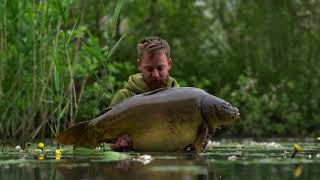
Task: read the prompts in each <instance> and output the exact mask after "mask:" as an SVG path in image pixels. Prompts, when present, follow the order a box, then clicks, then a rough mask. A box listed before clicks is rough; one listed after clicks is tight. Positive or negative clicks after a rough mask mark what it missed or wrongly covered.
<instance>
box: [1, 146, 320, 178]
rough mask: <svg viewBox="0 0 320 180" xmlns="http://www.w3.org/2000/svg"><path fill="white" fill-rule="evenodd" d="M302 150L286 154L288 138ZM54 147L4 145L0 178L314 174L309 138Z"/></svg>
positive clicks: (318, 164) (316, 157)
mask: <svg viewBox="0 0 320 180" xmlns="http://www.w3.org/2000/svg"><path fill="white" fill-rule="evenodd" d="M293 143H298V144H300V145H301V146H302V147H303V149H304V151H303V152H301V153H297V155H296V156H295V158H291V155H292V152H293V148H292V144H293ZM54 150H55V147H47V148H45V151H44V152H41V151H40V150H38V149H37V148H36V145H31V146H30V147H28V148H27V149H26V150H25V151H22V150H16V149H15V148H14V147H5V148H4V149H3V152H2V153H1V155H0V179H46V180H51V179H128V180H130V179H155V180H157V179H159V180H160V179H183V180H193V179H318V178H319V175H320V173H319V172H320V171H319V168H320V146H319V144H317V143H315V142H301V141H300V142H297V141H295V142H274V141H268V142H255V141H240V140H238V141H237V142H234V141H233V142H230V141H222V142H211V143H210V144H209V145H208V147H207V148H206V150H205V152H204V153H200V154H194V153H154V152H153V153H135V152H126V153H118V152H113V151H109V150H106V149H104V148H96V149H94V150H88V149H84V148H80V149H76V150H73V149H72V147H70V146H64V147H62V156H60V157H59V156H55V151H54Z"/></svg>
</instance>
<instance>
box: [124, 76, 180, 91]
mask: <svg viewBox="0 0 320 180" xmlns="http://www.w3.org/2000/svg"><path fill="white" fill-rule="evenodd" d="M167 87H179V85H178V83H177V81H176V80H175V79H174V78H172V77H170V76H169V79H168V83H167ZM126 88H127V89H129V90H130V91H132V92H134V93H136V94H141V93H144V92H147V91H149V87H148V86H147V84H146V83H145V82H144V80H143V76H142V73H138V74H134V75H131V76H129V79H128V85H127V86H126Z"/></svg>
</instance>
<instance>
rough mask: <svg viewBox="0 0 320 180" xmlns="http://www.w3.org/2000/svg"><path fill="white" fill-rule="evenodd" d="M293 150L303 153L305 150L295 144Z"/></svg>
mask: <svg viewBox="0 0 320 180" xmlns="http://www.w3.org/2000/svg"><path fill="white" fill-rule="evenodd" d="M293 149H294V150H295V151H297V152H302V151H303V148H302V147H301V146H300V145H299V144H294V145H293Z"/></svg>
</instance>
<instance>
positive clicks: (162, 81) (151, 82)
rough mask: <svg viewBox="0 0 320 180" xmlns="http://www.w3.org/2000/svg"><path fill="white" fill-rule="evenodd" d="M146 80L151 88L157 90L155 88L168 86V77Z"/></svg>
mask: <svg viewBox="0 0 320 180" xmlns="http://www.w3.org/2000/svg"><path fill="white" fill-rule="evenodd" d="M145 82H146V84H147V86H148V87H149V89H150V90H155V89H159V88H163V87H167V83H168V77H166V78H163V79H159V80H149V81H146V80H145Z"/></svg>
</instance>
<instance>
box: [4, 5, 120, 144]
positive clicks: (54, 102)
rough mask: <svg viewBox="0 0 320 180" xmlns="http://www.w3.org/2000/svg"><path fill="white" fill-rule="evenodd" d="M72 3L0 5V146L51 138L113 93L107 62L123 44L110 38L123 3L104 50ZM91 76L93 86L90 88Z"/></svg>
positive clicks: (103, 46) (82, 12)
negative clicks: (14, 142) (0, 142)
mask: <svg viewBox="0 0 320 180" xmlns="http://www.w3.org/2000/svg"><path fill="white" fill-rule="evenodd" d="M80 1H81V0H80ZM76 3H77V1H71V0H63V1H59V0H54V1H49V0H41V1H32V2H30V1H27V0H25V1H18V0H12V1H7V0H5V2H4V3H3V4H2V5H0V11H1V12H0V13H1V17H2V20H1V21H0V27H1V29H0V37H1V39H0V57H1V61H0V65H1V67H0V75H1V76H0V100H1V102H0V112H1V114H0V135H1V137H2V138H1V139H2V143H8V142H11V140H19V141H21V142H22V143H23V142H25V141H28V140H31V139H33V138H36V137H42V138H43V137H55V135H56V134H57V133H59V132H60V131H61V129H62V128H65V127H67V126H69V125H71V124H74V123H75V122H76V120H77V116H78V114H79V112H81V110H82V109H87V110H89V111H91V114H94V115H96V114H97V111H98V110H97V107H98V104H99V102H100V101H101V99H103V96H105V93H106V92H107V93H108V91H112V88H113V86H112V80H114V78H113V73H112V72H113V71H112V69H114V68H115V67H114V66H113V64H112V63H111V61H110V58H111V56H112V54H113V53H114V52H115V50H116V49H117V47H118V46H119V44H120V42H121V41H122V40H123V38H124V36H122V37H120V38H119V39H118V40H116V39H115V37H114V36H113V34H115V31H116V28H115V26H116V25H117V23H118V22H117V20H118V17H119V14H120V9H121V7H122V4H123V0H118V1H117V3H116V8H115V11H114V14H113V21H112V24H111V25H110V26H111V28H109V29H111V30H110V31H109V32H108V29H107V28H106V30H105V34H106V35H105V37H104V40H105V41H106V42H108V43H107V44H105V45H102V43H100V42H99V39H98V38H97V37H96V36H95V35H93V34H92V31H91V30H89V26H88V25H87V24H86V23H84V20H83V19H84V16H85V9H84V8H74V7H75V4H76ZM103 8H104V7H103ZM106 11H107V10H105V9H104V13H106V15H108V13H109V12H106ZM101 67H103V68H102V69H103V71H101V72H102V73H101V72H99V71H97V69H98V68H101ZM91 76H94V77H95V78H94V82H93V83H92V82H90V83H88V79H89V78H90V77H91ZM106 79H107V80H110V81H109V83H108V84H107V85H106V82H105V80H106ZM97 92H99V93H97ZM83 99H84V101H83ZM88 107H89V108H88ZM86 113H87V112H82V114H86ZM89 113H90V112H89Z"/></svg>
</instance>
